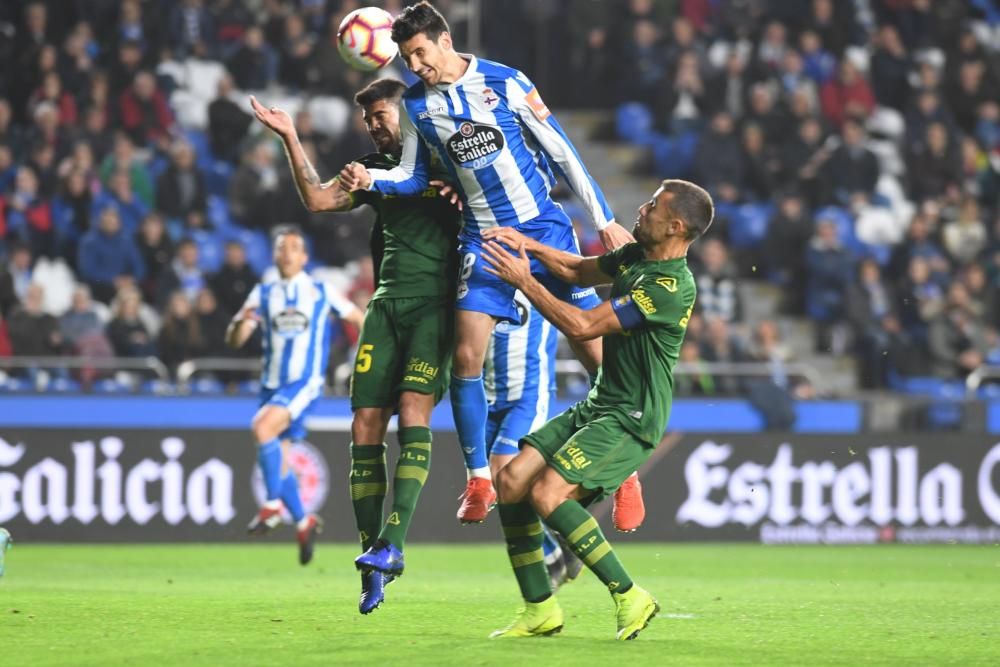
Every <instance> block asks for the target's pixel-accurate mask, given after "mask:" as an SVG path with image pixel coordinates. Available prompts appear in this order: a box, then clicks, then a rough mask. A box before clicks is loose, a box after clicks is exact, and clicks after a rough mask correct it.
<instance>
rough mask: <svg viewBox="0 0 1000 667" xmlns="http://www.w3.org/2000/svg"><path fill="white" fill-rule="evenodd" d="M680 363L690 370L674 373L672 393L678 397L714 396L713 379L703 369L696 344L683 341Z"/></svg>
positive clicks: (691, 341)
mask: <svg viewBox="0 0 1000 667" xmlns="http://www.w3.org/2000/svg"><path fill="white" fill-rule="evenodd" d="M680 362H681V363H683V364H686V365H687V366H690V367H692V368H691V370H689V371H686V372H684V373H677V372H675V374H674V393H676V394H677V395H678V396H715V395H716V394H717V393H718V390H717V388H716V386H715V378H714V377H713V376H712V374H711V373H709V372H708V371H706V370H705V369H704V365H705V360H704V359H702V358H701V351H700V350H699V349H698V344H697V343H696V342H694V341H693V340H685V341H684V344H683V345H682V346H681V355H680Z"/></svg>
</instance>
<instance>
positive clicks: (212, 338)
mask: <svg viewBox="0 0 1000 667" xmlns="http://www.w3.org/2000/svg"><path fill="white" fill-rule="evenodd" d="M194 305H195V312H196V313H197V314H198V328H199V329H200V331H201V335H202V340H203V341H204V345H205V347H204V350H203V351H202V353H203V354H204V355H205V356H209V357H225V356H230V355H229V350H230V348H229V346H228V345H226V327H228V326H229V318H228V317H226V316H225V315H224V314H223V313H222V312H221V311H220V310H219V304H218V302H217V301H216V300H215V295H214V294H213V293H212V290H210V289H209V288H207V287H203V288H202V289H200V290H198V294H197V296H196V297H195V301H194Z"/></svg>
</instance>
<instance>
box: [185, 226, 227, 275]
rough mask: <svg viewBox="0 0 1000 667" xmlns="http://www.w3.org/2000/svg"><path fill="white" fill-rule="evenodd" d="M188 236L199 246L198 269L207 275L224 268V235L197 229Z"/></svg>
mask: <svg viewBox="0 0 1000 667" xmlns="http://www.w3.org/2000/svg"><path fill="white" fill-rule="evenodd" d="M188 236H189V237H190V238H191V239H192V240H193V241H194V242H195V244H196V245H197V246H198V267H199V268H200V269H201V270H202V271H204V272H205V273H215V272H216V271H218V270H219V269H220V268H222V259H223V257H222V246H223V244H224V243H225V238H224V235H223V234H221V233H220V232H215V231H208V230H205V229H195V230H191V231H189V232H188Z"/></svg>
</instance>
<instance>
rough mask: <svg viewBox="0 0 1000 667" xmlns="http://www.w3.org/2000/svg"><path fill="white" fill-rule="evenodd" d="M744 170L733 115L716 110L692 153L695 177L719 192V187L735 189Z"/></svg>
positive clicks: (710, 188)
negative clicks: (696, 149) (693, 153)
mask: <svg viewBox="0 0 1000 667" xmlns="http://www.w3.org/2000/svg"><path fill="white" fill-rule="evenodd" d="M743 173H744V168H743V148H742V146H740V140H739V138H738V137H737V136H736V131H735V125H734V124H733V118H732V116H730V115H729V113H728V112H726V111H717V112H716V113H715V115H713V116H712V121H711V124H710V125H709V128H708V130H707V131H706V132H705V134H703V135H702V137H701V140H700V143H699V147H698V152H697V153H696V154H695V158H694V177H695V180H696V181H697V182H698V183H700V184H701V185H702V186H703V187H705V188H707V189H708V190H710V191H711V192H718V191H719V190H720V188H730V189H733V190H736V189H738V188H739V186H740V183H741V182H742V180H743Z"/></svg>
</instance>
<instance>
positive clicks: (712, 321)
mask: <svg viewBox="0 0 1000 667" xmlns="http://www.w3.org/2000/svg"><path fill="white" fill-rule="evenodd" d="M704 322H705V331H704V333H703V334H702V335H701V336H700V339H701V344H700V347H699V353H700V356H701V358H702V359H704V360H705V361H707V362H711V363H732V362H736V361H741V360H742V358H743V356H744V353H745V351H744V350H743V347H742V345H741V342H740V340H739V337H738V336H737V335H736V334H735V333H734V332H733V331H732V329H731V328H730V326H729V323H727V322H726V321H725V320H724V319H722V318H721V317H708V318H706V319H704ZM712 384H713V386H714V389H715V393H717V394H722V395H732V394H738V393H739V390H740V380H739V378H738V377H737V376H735V375H732V374H730V373H718V374H716V375H715V376H714V377H713V378H712Z"/></svg>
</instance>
